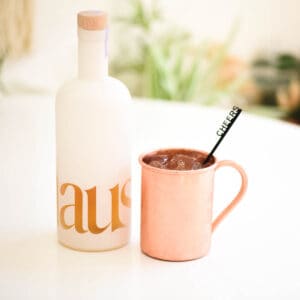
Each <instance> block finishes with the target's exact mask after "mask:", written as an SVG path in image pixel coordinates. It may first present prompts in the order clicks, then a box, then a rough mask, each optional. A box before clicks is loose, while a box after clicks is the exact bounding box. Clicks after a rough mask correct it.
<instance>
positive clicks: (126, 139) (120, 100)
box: [56, 11, 131, 251]
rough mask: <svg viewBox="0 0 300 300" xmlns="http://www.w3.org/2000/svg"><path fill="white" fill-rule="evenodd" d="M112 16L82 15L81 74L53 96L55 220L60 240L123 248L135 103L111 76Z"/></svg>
mask: <svg viewBox="0 0 300 300" xmlns="http://www.w3.org/2000/svg"><path fill="white" fill-rule="evenodd" d="M107 32H108V31H107V15H106V14H105V13H104V12H100V11H87V12H81V13H79V14H78V78H77V79H74V80H73V81H71V82H69V83H66V84H65V85H63V86H62V87H61V88H60V89H59V91H58V93H57V98H56V148H57V222H58V240H59V242H60V243H61V244H63V245H65V246H67V247H70V248H73V249H77V250H83V251H102V250H109V249H115V248H119V247H122V246H123V245H125V244H126V243H127V242H128V240H129V234H130V106H131V98H130V94H129V92H128V90H127V88H126V87H125V86H124V85H123V84H122V83H121V82H120V81H118V80H117V79H114V78H112V77H109V76H108V58H107Z"/></svg>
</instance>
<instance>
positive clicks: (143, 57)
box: [111, 0, 243, 104]
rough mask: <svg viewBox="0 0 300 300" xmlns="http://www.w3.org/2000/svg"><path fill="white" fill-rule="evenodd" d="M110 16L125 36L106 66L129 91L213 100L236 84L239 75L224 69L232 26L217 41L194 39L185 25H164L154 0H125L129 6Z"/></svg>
mask: <svg viewBox="0 0 300 300" xmlns="http://www.w3.org/2000/svg"><path fill="white" fill-rule="evenodd" d="M116 21H117V22H118V24H119V25H120V27H121V28H122V32H123V33H124V32H126V34H125V35H126V36H125V40H124V41H123V42H120V45H119V46H118V49H120V50H119V55H117V56H116V57H115V59H114V60H113V62H112V65H111V70H112V73H113V75H114V76H116V77H118V78H120V79H121V80H123V81H124V82H125V83H126V84H127V85H128V86H129V88H130V90H131V91H132V93H133V94H134V95H135V96H139V97H149V98H159V99H166V100H181V101H190V100H198V101H201V103H205V104H213V103H216V102H218V101H220V99H221V98H224V96H225V97H228V96H231V95H233V94H235V93H236V91H237V90H238V88H239V87H240V85H241V83H242V81H243V78H242V77H241V76H231V75H232V74H229V76H227V75H228V74H227V75H226V72H224V67H225V65H226V64H227V59H228V51H229V47H230V45H231V43H232V40H233V38H234V35H235V31H236V28H234V30H232V31H231V33H230V34H229V36H228V38H227V40H226V41H225V42H224V43H223V44H221V45H215V44H213V43H209V42H202V43H200V44H196V43H195V42H194V41H193V39H192V36H191V35H190V34H189V33H188V32H187V31H185V30H183V29H181V28H178V27H176V26H175V25H173V26H171V27H170V25H169V24H168V22H167V21H166V20H165V19H164V17H163V14H162V12H161V10H160V9H159V7H158V5H157V2H156V1H152V2H151V5H149V6H147V5H145V4H144V3H143V1H141V0H130V12H129V13H128V15H127V16H122V17H117V18H116ZM227 65H228V64H227ZM227 73H228V72H227ZM224 74H225V76H223V75H224ZM226 76H227V77H226Z"/></svg>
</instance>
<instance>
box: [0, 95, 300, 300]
mask: <svg viewBox="0 0 300 300" xmlns="http://www.w3.org/2000/svg"><path fill="white" fill-rule="evenodd" d="M134 106H135V121H136V143H135V148H134V160H133V190H132V197H133V221H132V238H131V242H130V244H129V245H128V246H126V247H124V248H122V249H119V250H115V251H111V252H102V253H83V252H76V251H73V250H69V249H66V248H64V247H62V246H61V245H59V244H58V243H57V241H56V232H55V230H56V200H55V159H54V157H55V152H54V103H53V99H52V98H51V97H37V96H36V97H32V96H27V97H24V96H23V97H21V96H20V97H14V98H11V97H7V98H5V99H3V100H2V101H1V102H0V166H1V167H0V191H1V197H0V204H1V206H0V207H1V210H0V299H1V300H2V299H3V300H7V299H31V300H32V299H33V300H34V299H85V300H86V299H164V300H165V299H222V300H224V299H280V300H281V299H290V300H291V299H299V298H300V258H299V257H300V234H299V230H300V196H299V195H300V190H299V183H300V181H299V171H300V169H299V167H300V163H299V162H300V127H297V126H293V125H289V124H286V123H283V122H279V121H274V120H270V119H264V118H259V117H254V116H251V115H248V114H246V113H243V114H242V115H241V116H240V117H239V119H238V121H237V123H236V124H235V125H234V127H233V128H232V130H231V132H230V133H229V134H228V136H227V137H226V138H225V139H224V142H223V143H222V144H221V146H220V148H219V149H218V150H217V153H216V156H217V157H218V158H219V159H234V160H236V161H237V162H239V163H240V164H241V165H243V166H244V168H245V169H246V171H247V173H248V176H249V188H248V191H247V195H246V196H245V198H244V199H243V201H242V202H241V203H240V204H239V205H238V207H237V208H236V209H235V210H234V212H233V213H232V214H231V215H230V216H229V217H228V218H227V219H226V220H225V221H224V222H223V223H222V224H221V225H220V226H219V228H218V229H217V230H216V232H215V233H214V235H213V241H212V248H211V251H210V254H209V255H208V256H207V257H205V258H202V259H199V260H195V261H190V262H182V263H174V262H173V263H172V262H163V261H159V260H155V259H152V258H149V257H147V256H145V255H143V254H142V253H141V252H140V249H139V205H140V197H139V193H140V186H139V185H140V178H139V172H140V169H139V166H138V163H137V160H136V158H137V155H138V154H139V153H140V152H143V151H147V150H152V149H155V148H158V147H167V146H184V147H193V148H199V149H204V150H209V149H210V148H211V147H212V146H213V144H214V142H215V141H216V140H217V137H216V134H215V132H216V129H217V128H218V126H219V125H220V123H221V122H222V121H223V119H224V118H225V116H226V114H227V111H225V110H217V109H209V108H206V107H201V106H194V105H186V104H173V103H167V102H160V101H151V102H150V101H149V102H148V101H141V100H139V101H135V103H134ZM239 182H240V179H239V176H238V175H237V174H236V173H235V171H234V170H231V169H224V170H223V169H222V170H220V171H218V173H217V175H216V184H215V207H214V211H215V213H217V212H218V211H220V209H221V208H223V207H224V206H225V204H226V203H227V202H228V201H229V200H231V199H232V197H233V195H234V193H235V192H236V191H237V189H238V185H239Z"/></svg>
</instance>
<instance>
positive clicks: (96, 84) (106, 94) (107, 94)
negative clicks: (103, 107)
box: [56, 76, 131, 101]
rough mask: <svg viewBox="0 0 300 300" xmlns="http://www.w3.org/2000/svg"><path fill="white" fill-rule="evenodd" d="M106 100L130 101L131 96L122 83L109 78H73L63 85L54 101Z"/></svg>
mask: <svg viewBox="0 0 300 300" xmlns="http://www.w3.org/2000/svg"><path fill="white" fill-rule="evenodd" d="M108 98H109V100H110V101H112V100H114V99H116V100H118V101H120V100H123V101H130V100H131V95H130V92H129V90H128V88H127V87H126V85H125V84H124V83H122V82H121V81H120V80H118V79H116V78H114V77H111V76H107V77H106V78H105V79H103V80H99V81H92V80H81V79H79V78H74V79H72V80H70V81H67V82H66V83H64V84H63V85H62V86H61V87H60V88H59V89H58V91H57V94H56V101H63V100H64V99H73V100H80V99H83V100H84V101H88V100H89V99H90V100H95V99H97V100H101V99H103V100H105V99H108Z"/></svg>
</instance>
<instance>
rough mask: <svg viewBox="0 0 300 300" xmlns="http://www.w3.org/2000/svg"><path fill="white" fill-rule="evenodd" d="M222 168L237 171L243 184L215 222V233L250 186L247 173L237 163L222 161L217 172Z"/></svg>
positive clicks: (217, 164) (213, 225)
mask: <svg viewBox="0 0 300 300" xmlns="http://www.w3.org/2000/svg"><path fill="white" fill-rule="evenodd" d="M221 167H231V168H234V169H236V170H237V171H238V172H239V173H240V175H241V179H242V183H241V188H240V190H239V192H238V194H237V195H236V196H235V197H234V199H233V200H232V201H231V202H230V203H229V204H228V205H227V206H226V207H225V209H224V210H223V211H222V212H221V213H220V214H219V215H218V216H217V217H216V218H215V220H214V221H213V223H212V231H214V230H215V229H216V227H217V226H218V225H219V224H220V223H221V221H223V219H224V218H225V217H226V216H227V215H228V214H229V213H230V212H231V211H232V209H233V208H234V207H235V206H236V205H237V204H238V203H239V202H240V201H241V199H242V197H243V196H244V194H245V192H246V190H247V186H248V178H247V175H246V172H245V171H244V169H243V168H242V167H241V166H240V165H238V164H237V163H235V162H234V161H231V160H222V161H219V162H217V163H216V169H215V171H216V170H217V169H219V168H221Z"/></svg>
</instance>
